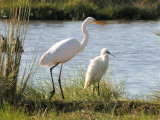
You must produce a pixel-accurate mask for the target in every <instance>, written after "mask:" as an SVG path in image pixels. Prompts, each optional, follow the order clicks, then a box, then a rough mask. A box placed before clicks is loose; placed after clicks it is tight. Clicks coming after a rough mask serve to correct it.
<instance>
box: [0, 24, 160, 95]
mask: <svg viewBox="0 0 160 120" xmlns="http://www.w3.org/2000/svg"><path fill="white" fill-rule="evenodd" d="M103 22H105V23H106V24H107V25H106V26H104V27H103V26H98V25H90V26H88V27H87V30H88V32H89V35H90V37H89V42H88V44H87V46H86V48H85V49H84V51H83V52H82V53H80V54H79V55H78V56H76V57H74V58H73V59H72V60H71V61H69V62H67V63H66V64H64V66H63V71H62V75H63V76H65V75H68V74H70V75H71V76H72V75H73V73H74V71H77V67H82V68H84V70H85V72H86V69H87V66H88V65H89V60H90V59H93V58H94V57H96V56H98V55H99V53H100V51H101V49H102V48H107V49H109V50H110V52H111V53H113V54H114V55H115V56H116V58H113V57H110V65H109V69H110V70H111V71H113V73H114V75H115V76H116V77H117V80H118V78H119V77H120V76H124V77H125V78H126V88H127V90H128V91H129V95H131V96H134V95H136V94H138V95H140V94H139V93H140V92H142V93H147V92H149V91H150V89H153V88H155V86H156V83H157V82H159V81H158V80H160V49H159V48H160V45H159V44H158V42H159V37H158V36H156V35H155V32H157V31H158V30H159V28H160V24H159V22H156V21H132V22H126V21H103ZM81 24H82V21H78V22H70V21H31V22H30V24H29V27H28V33H27V36H26V41H25V46H24V51H25V52H24V53H23V56H22V67H24V66H25V62H26V60H28V58H31V57H32V53H33V51H35V47H37V54H38V59H39V57H41V55H42V54H43V53H44V52H45V51H47V50H48V49H49V48H50V47H51V46H52V45H53V44H55V43H56V42H58V41H60V40H63V39H66V38H70V37H73V38H77V39H79V40H82V39H83V34H82V32H81ZM0 26H3V22H1V23H0ZM1 30H3V29H1ZM1 32H2V33H3V31H1ZM37 44H38V45H37ZM53 72H54V74H56V75H57V74H58V72H59V67H57V68H56V69H55V70H53ZM37 74H38V75H37V77H36V80H42V79H47V80H49V82H50V74H49V69H48V68H44V67H43V68H40V69H39V70H38V71H37ZM62 81H63V80H62ZM64 81H65V79H64ZM62 83H63V82H62Z"/></svg>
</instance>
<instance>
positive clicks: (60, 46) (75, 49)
mask: <svg viewBox="0 0 160 120" xmlns="http://www.w3.org/2000/svg"><path fill="white" fill-rule="evenodd" d="M94 23H97V24H100V25H104V24H103V23H101V22H99V21H96V20H95V19H94V18H92V17H88V18H86V19H85V21H84V22H83V24H82V28H81V29H82V33H83V34H84V39H83V41H78V40H76V39H73V38H68V39H65V40H62V41H60V42H58V43H56V44H55V45H53V46H52V47H51V48H50V49H49V50H48V51H47V52H46V53H45V54H44V55H43V56H42V57H41V59H40V62H39V63H40V65H41V66H47V67H50V72H51V78H52V69H53V68H54V67H56V66H57V65H58V64H59V63H61V69H60V74H59V80H58V81H59V84H60V88H61V82H60V75H61V70H62V64H63V63H65V62H67V61H69V60H70V59H72V58H73V57H74V56H76V55H77V54H78V53H79V52H81V51H82V50H83V49H84V48H85V46H86V45H87V42H88V38H89V34H88V32H87V30H86V27H87V25H89V24H94ZM52 84H53V91H52V93H51V97H52V96H53V94H54V92H55V89H54V82H53V78H52ZM61 92H62V89H61ZM62 97H63V98H64V96H63V92H62Z"/></svg>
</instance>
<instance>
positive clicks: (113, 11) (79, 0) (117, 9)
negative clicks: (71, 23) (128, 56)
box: [0, 0, 160, 20]
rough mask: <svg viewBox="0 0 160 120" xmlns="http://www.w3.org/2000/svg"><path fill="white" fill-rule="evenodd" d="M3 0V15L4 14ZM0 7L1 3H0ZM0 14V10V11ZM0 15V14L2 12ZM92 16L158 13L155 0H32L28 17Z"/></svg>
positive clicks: (136, 17) (146, 16) (149, 15)
mask: <svg viewBox="0 0 160 120" xmlns="http://www.w3.org/2000/svg"><path fill="white" fill-rule="evenodd" d="M9 4H10V3H9V2H7V1H6V4H5V6H3V7H4V8H5V9H4V11H3V15H4V16H6V17H8V15H9V14H8V11H9V10H8V7H9V6H10V5H9ZM0 7H2V5H1V6H0ZM1 14H2V13H1ZM3 15H2V16H3ZM88 16H93V17H95V18H96V19H102V20H106V19H127V20H156V19H158V18H159V17H160V1H158V0H139V1H138V0H128V1H125V0H120V1H117V0H114V1H113V0H112V1H111V0H99V1H96V0H54V2H53V0H50V1H49V0H48V1H45V0H43V1H42V0H36V1H33V2H32V6H31V15H30V19H31V20H84V19H85V18H86V17H88Z"/></svg>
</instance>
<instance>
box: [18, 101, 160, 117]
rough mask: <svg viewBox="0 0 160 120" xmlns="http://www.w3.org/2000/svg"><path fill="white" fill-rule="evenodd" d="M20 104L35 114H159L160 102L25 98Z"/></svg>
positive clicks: (31, 113)
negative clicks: (77, 112)
mask: <svg viewBox="0 0 160 120" xmlns="http://www.w3.org/2000/svg"><path fill="white" fill-rule="evenodd" d="M18 106H21V107H24V108H25V111H26V112H28V113H29V114H30V115H33V114H34V113H35V112H36V111H37V112H40V113H44V112H48V111H53V112H56V113H57V114H59V113H61V112H63V113H67V112H75V111H82V110H87V111H94V112H101V113H112V114H114V115H124V114H126V113H127V114H128V113H129V114H132V113H137V112H143V113H145V114H148V115H149V114H159V110H160V104H158V103H156V104H153V103H149V102H144V101H133V100H132V101H130V100H127V101H121V100H118V101H112V102H105V101H70V102H68V101H58V100H57V101H46V100H41V101H40V100H31V99H30V100H24V101H23V102H21V103H19V104H18Z"/></svg>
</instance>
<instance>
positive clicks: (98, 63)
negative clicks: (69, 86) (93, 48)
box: [84, 48, 114, 95]
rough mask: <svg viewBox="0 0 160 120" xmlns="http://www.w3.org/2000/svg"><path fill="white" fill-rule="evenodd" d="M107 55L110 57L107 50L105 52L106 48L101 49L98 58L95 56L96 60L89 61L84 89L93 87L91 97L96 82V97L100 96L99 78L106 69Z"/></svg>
mask: <svg viewBox="0 0 160 120" xmlns="http://www.w3.org/2000/svg"><path fill="white" fill-rule="evenodd" d="M109 54H110V55H112V54H111V53H110V52H109V50H107V49H106V48H103V49H102V51H101V54H100V56H97V57H96V58H94V59H93V60H91V63H90V64H89V66H88V70H87V74H86V78H85V85H84V89H86V88H87V87H89V86H91V85H93V95H94V85H95V83H96V82H98V95H100V92H99V81H100V80H101V78H102V77H103V75H104V74H105V72H106V71H107V69H108V63H109ZM112 56H114V55H112Z"/></svg>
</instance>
